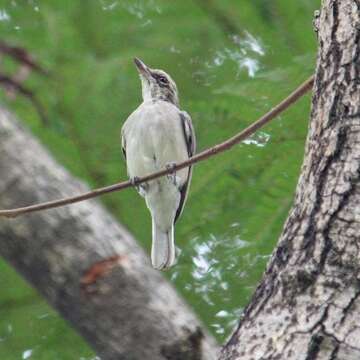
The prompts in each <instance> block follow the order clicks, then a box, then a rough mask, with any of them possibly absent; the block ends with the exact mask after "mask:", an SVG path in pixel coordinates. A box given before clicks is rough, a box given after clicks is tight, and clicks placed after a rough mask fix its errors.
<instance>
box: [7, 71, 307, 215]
mask: <svg viewBox="0 0 360 360" xmlns="http://www.w3.org/2000/svg"><path fill="white" fill-rule="evenodd" d="M313 84H314V76H311V77H310V78H309V79H308V80H306V81H305V82H304V83H303V84H302V85H300V86H299V87H298V88H297V89H296V90H295V91H294V92H293V93H291V94H290V95H289V96H288V97H287V98H286V99H284V100H283V101H282V102H280V103H279V104H278V105H276V106H275V107H274V108H272V109H271V110H270V111H269V112H268V113H266V114H265V115H263V116H262V117H261V118H260V119H258V120H257V121H255V122H254V123H252V124H251V125H250V126H248V127H247V128H245V129H244V130H243V131H241V132H239V133H237V134H236V135H235V136H233V137H231V138H229V139H228V140H226V141H224V142H222V143H220V144H218V145H215V146H213V147H211V148H209V149H207V150H204V151H202V152H200V153H199V154H197V155H195V156H193V157H191V158H190V159H188V160H186V161H183V162H181V163H178V164H176V165H175V166H174V167H173V168H170V169H164V170H160V171H157V172H155V173H152V174H150V175H147V176H144V177H142V178H139V179H138V180H137V181H136V185H138V184H141V183H143V182H147V181H150V180H154V179H156V178H159V177H161V176H164V175H166V174H169V173H171V172H174V171H177V170H180V169H183V168H185V167H188V166H190V165H193V164H196V163H198V162H200V161H203V160H206V159H208V158H210V157H212V156H215V155H216V154H219V153H222V152H224V151H227V150H229V149H230V148H232V147H233V146H234V145H236V144H238V143H239V142H241V141H243V140H244V139H246V138H247V137H249V136H250V135H252V134H254V133H255V132H256V131H257V130H258V129H260V128H261V127H263V126H264V125H265V124H267V123H268V122H270V121H271V120H272V119H274V118H275V117H276V116H278V115H279V114H280V113H282V112H283V111H285V110H286V109H287V108H289V107H290V106H291V105H292V104H294V103H295V102H296V101H297V100H298V99H300V98H301V97H302V96H303V95H305V94H306V93H307V92H308V91H309V90H310V89H311V88H312V86H313ZM132 186H134V184H133V183H132V182H130V181H123V182H120V183H117V184H113V185H110V186H106V187H103V188H99V189H95V190H92V191H89V192H87V193H85V194H81V195H77V196H73V197H69V198H65V199H60V200H55V201H49V202H45V203H41V204H36V205H31V206H26V207H21V208H17V209H11V210H2V211H0V216H3V217H8V218H12V217H16V216H19V215H22V214H26V213H31V212H35V211H40V210H46V209H52V208H56V207H60V206H64V205H69V204H73V203H77V202H80V201H84V200H88V199H92V198H95V197H97V196H100V195H104V194H107V193H110V192H113V191H120V190H124V189H126V188H129V187H132Z"/></svg>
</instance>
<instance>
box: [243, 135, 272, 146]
mask: <svg viewBox="0 0 360 360" xmlns="http://www.w3.org/2000/svg"><path fill="white" fill-rule="evenodd" d="M270 138H271V135H270V134H267V133H265V132H264V131H258V132H257V133H255V134H254V135H251V136H250V137H249V138H248V139H245V140H244V141H242V143H243V144H246V145H255V146H257V147H264V146H265V145H266V144H267V143H268V141H269V140H270Z"/></svg>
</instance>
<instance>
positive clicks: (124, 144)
mask: <svg viewBox="0 0 360 360" xmlns="http://www.w3.org/2000/svg"><path fill="white" fill-rule="evenodd" d="M121 150H122V153H123V155H124V158H125V160H126V143H125V136H124V134H123V131H121Z"/></svg>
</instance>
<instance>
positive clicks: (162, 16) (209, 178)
mask: <svg viewBox="0 0 360 360" xmlns="http://www.w3.org/2000/svg"><path fill="white" fill-rule="evenodd" d="M56 3H57V2H56V1H53V2H52V3H50V2H49V3H47V2H41V3H40V5H39V3H38V2H36V1H27V2H16V1H14V0H12V1H9V2H8V5H7V6H2V8H0V31H1V34H2V36H4V38H5V39H6V40H7V41H10V42H12V43H14V44H15V45H16V44H19V45H22V46H25V47H28V48H29V49H31V50H32V51H33V52H34V54H35V55H36V56H37V57H38V59H39V60H40V61H41V62H42V63H44V64H48V66H49V67H50V68H51V70H56V71H57V77H58V78H57V80H56V79H55V80H39V79H36V78H31V81H33V82H34V84H35V87H36V88H37V91H39V96H41V97H42V99H43V101H44V104H46V107H47V108H48V109H49V115H50V116H51V118H52V119H54V127H53V128H49V129H44V128H42V127H41V126H40V125H39V123H38V120H37V116H36V114H35V115H34V114H32V109H31V108H29V105H27V104H24V103H22V102H21V101H20V100H17V101H16V102H13V103H11V104H9V106H11V107H12V108H13V109H14V110H16V111H17V112H18V114H19V116H20V117H21V118H22V119H24V121H26V122H27V123H28V124H29V125H30V126H31V127H32V129H33V131H34V132H35V133H36V134H37V135H38V136H39V137H40V138H41V140H42V141H43V142H44V143H45V144H47V145H48V146H49V147H50V148H51V150H52V151H53V153H54V154H55V155H56V156H57V158H58V159H60V160H61V161H62V162H63V163H64V165H65V166H66V167H68V168H69V169H70V170H71V171H73V172H74V173H75V174H76V175H78V176H81V177H82V178H84V179H87V180H89V181H91V184H92V185H93V186H103V185H104V184H110V183H113V182H116V181H118V180H119V177H121V178H124V177H125V176H126V172H125V168H124V166H123V165H121V163H120V150H119V144H118V135H117V134H118V130H119V129H120V127H121V122H122V121H123V120H124V119H126V117H127V116H128V115H129V113H130V112H131V111H132V110H133V109H134V108H135V107H136V106H137V105H138V102H139V96H140V93H139V83H138V78H137V75H136V71H135V70H134V68H133V65H132V61H131V59H132V57H133V56H134V55H137V56H140V57H143V58H144V60H145V61H146V62H148V63H149V64H151V65H152V66H157V64H159V65H158V66H159V67H162V66H164V68H166V70H169V72H170V73H171V75H172V76H173V77H174V78H175V79H176V81H177V83H178V86H179V89H180V93H181V100H182V104H184V108H185V109H186V110H187V111H189V113H191V115H192V117H193V120H194V125H195V128H196V131H197V138H198V144H199V149H203V148H206V147H209V146H211V145H213V144H215V143H218V142H219V141H221V140H223V139H225V138H227V137H229V136H231V135H233V134H234V133H235V132H237V131H239V130H240V129H242V128H243V127H245V126H246V125H247V124H248V123H249V122H250V121H251V120H252V119H256V118H257V117H258V116H259V115H261V114H262V113H264V112H265V111H267V110H269V108H270V107H271V106H273V105H274V104H275V103H276V102H277V101H278V99H280V98H282V97H283V96H284V95H286V94H287V93H288V92H289V91H290V90H292V89H293V88H294V87H295V86H296V85H297V84H298V83H299V82H300V81H302V80H303V79H304V78H306V77H307V75H310V73H311V71H312V67H313V48H311V44H313V43H312V42H311V41H312V39H313V33H312V30H311V26H310V27H309V30H308V31H306V30H304V29H307V28H308V26H307V23H308V19H311V18H312V11H313V9H312V8H310V7H309V2H308V0H300V1H298V2H292V3H291V4H290V3H286V5H281V4H280V3H275V2H274V3H273V4H272V5H271V6H272V7H273V11H272V12H271V14H278V13H279V14H281V13H283V14H288V16H284V17H281V16H279V17H278V18H276V19H269V18H266V19H264V17H263V16H264V15H263V12H262V11H261V10H262V6H263V7H265V5H266V6H268V5H269V4H268V1H266V0H260V1H256V2H253V1H250V0H249V1H245V0H244V1H242V2H238V1H234V2H233V3H232V4H231V5H232V7H231V10H228V9H227V8H226V5H224V3H223V2H222V1H220V0H214V1H213V3H214V4H216V5H217V6H218V7H219V9H218V12H221V11H222V10H224V14H222V15H223V17H222V18H221V19H227V20H226V21H231V19H233V20H234V21H235V22H236V23H237V24H238V27H239V31H238V33H233V34H228V33H225V32H224V31H223V28H222V26H221V23H219V21H223V20H221V19H220V20H219V19H218V18H216V19H214V18H213V17H212V16H211V14H210V13H208V12H207V11H206V9H205V8H203V7H199V6H198V5H197V2H196V1H194V2H180V1H179V2H168V1H165V0H136V1H132V0H124V1H120V0H98V1H93V2H86V4H85V3H84V4H83V3H82V2H68V3H67V6H63V4H62V2H60V1H59V2H58V4H56ZM56 5H57V6H56ZM29 6H30V15H31V16H29ZM314 6H315V5H314ZM300 10H301V11H300ZM229 12H230V14H229ZM35 13H36V14H35ZM83 13H85V14H86V16H82V15H83ZM34 14H35V15H36V19H35V18H34V19H33V18H32V16H34ZM243 14H246V16H245V15H243ZM249 14H251V16H249ZM292 14H293V15H292ZM80 15H81V16H80ZM291 16H293V17H291ZM227 17H228V18H227ZM30 18H31V19H30ZM284 21H286V23H284ZM292 23H293V24H294V27H292ZM287 28H291V30H292V31H291V30H289V33H291V35H292V37H291V41H290V42H289V41H288V40H289V39H288V34H287V32H285V31H284V29H287ZM20 29H21V31H18V30H20ZM298 29H302V30H301V33H300V32H298V31H297V30H298ZM55 40H56V41H55ZM284 44H286V45H284ZM310 48H311V49H310ZM309 49H310V50H309ZM1 65H2V64H1ZM305 74H306V75H305ZM59 79H60V80H59ZM52 81H53V82H52ZM54 89H56V90H54ZM79 104H81V106H79ZM307 111H308V103H305V102H304V103H303V104H302V105H301V104H300V105H297V107H296V108H295V109H294V110H292V113H291V116H287V115H286V114H285V115H284V116H282V118H281V120H280V121H279V119H278V120H277V122H276V123H274V125H272V124H271V126H268V127H267V128H266V129H265V130H262V131H258V132H257V133H256V134H254V135H253V136H251V137H250V138H249V139H246V140H245V141H243V142H242V144H243V145H242V146H238V147H235V148H234V149H233V150H232V151H231V152H228V153H226V154H224V155H222V156H221V157H219V158H217V159H216V160H211V161H208V162H204V163H202V164H201V165H199V166H197V167H196V168H195V171H194V176H193V183H192V187H191V191H190V197H189V200H188V204H187V206H186V209H185V211H184V215H183V216H182V219H181V221H180V222H179V224H177V229H176V239H177V246H178V247H179V249H181V251H180V255H179V257H178V264H177V265H176V266H175V267H174V268H173V270H172V271H170V272H169V277H170V280H171V281H172V282H173V283H174V285H175V286H176V288H177V289H178V290H179V292H180V293H181V294H182V296H183V297H184V298H185V299H186V300H187V301H188V302H189V303H190V305H191V306H192V307H193V309H194V310H195V311H196V312H197V313H198V315H199V316H200V317H201V319H202V320H203V322H204V323H205V324H206V325H207V326H208V327H209V329H210V330H211V331H212V333H213V334H214V335H215V336H216V337H217V339H218V340H220V341H223V340H224V339H226V338H227V337H228V336H229V335H230V333H231V330H232V329H233V328H234V326H235V325H236V323H237V321H238V319H239V316H240V314H241V312H242V311H243V308H244V306H246V304H247V302H248V301H249V299H250V297H251V294H252V293H253V291H254V289H255V287H256V284H257V282H258V280H259V278H260V277H261V274H262V272H263V270H264V268H265V265H266V262H267V261H268V258H269V254H270V253H271V251H272V248H273V246H274V244H275V242H276V239H277V237H278V235H279V233H280V231H281V227H282V224H283V221H284V218H285V216H286V214H287V211H288V208H289V205H290V203H291V198H292V193H293V189H294V186H295V183H296V178H297V173H298V170H299V166H300V162H301V159H302V155H303V154H302V151H303V139H304V137H305V133H306V127H307V126H306V121H305V119H304V114H306V113H307ZM68 119H71V123H70V122H69V121H68ZM99 119H100V120H99ZM103 120H104V121H103ZM59 129H61V134H60V130H59ZM270 139H271V141H270ZM279 139H281V141H278V140H279ZM290 139H292V140H291V141H290ZM293 139H299V140H298V141H297V142H296V141H294V140H293ZM104 159H106V164H104V163H105V162H104ZM94 174H95V175H94ZM279 174H281V176H279ZM97 178H99V179H101V181H98V180H97ZM103 201H104V202H105V204H106V205H107V206H108V207H109V208H110V209H111V210H112V211H113V212H114V214H115V215H116V216H118V218H119V219H120V220H121V221H122V222H123V223H124V224H125V225H126V226H127V227H128V228H129V229H130V230H131V231H132V232H133V233H134V234H135V235H136V237H137V238H138V239H139V241H141V242H142V244H143V245H144V247H146V248H147V249H149V234H150V231H151V230H150V224H149V215H148V212H147V210H146V208H145V206H144V204H143V201H142V200H141V199H139V198H138V197H137V196H136V194H135V193H134V192H130V191H129V192H122V193H121V195H114V196H109V197H107V198H106V199H105V198H104V200H103ZM128 204H134V205H133V206H132V207H129V206H128ZM134 219H137V220H136V221H135V222H134ZM139 223H141V226H138V224H139ZM0 285H1V287H2V289H3V291H2V293H1V294H0V307H1V306H3V307H5V306H6V308H7V309H8V308H9V306H8V305H7V304H9V303H13V305H12V306H11V311H10V309H9V311H7V312H6V315H4V316H3V317H1V318H0V358H1V359H2V358H6V359H7V360H12V359H14V360H15V359H19V358H22V359H32V358H34V359H35V358H36V359H37V358H40V357H41V356H42V358H44V359H52V358H54V356H53V354H54V353H55V354H57V355H58V356H59V357H58V358H59V359H60V360H62V359H75V358H76V359H80V360H99V358H98V357H94V355H92V352H91V350H89V349H88V347H87V345H86V344H84V343H83V341H81V339H80V338H78V337H77V336H76V335H75V334H74V333H73V332H72V331H71V330H70V329H69V327H68V326H67V325H66V324H65V323H64V322H63V321H62V319H59V317H58V316H57V315H56V314H54V313H53V312H52V311H51V309H49V308H48V306H47V305H46V304H45V303H44V302H43V301H41V300H40V299H39V297H38V296H37V295H36V294H35V293H34V292H31V290H30V289H29V288H28V287H27V286H26V285H25V284H24V283H22V281H21V280H19V278H18V276H17V275H16V274H15V273H14V272H12V271H11V270H10V269H9V268H8V267H7V266H6V265H5V264H1V263H0ZM29 294H30V295H29ZM27 298H30V301H28V300H26V299H27ZM14 299H16V302H14ZM24 299H25V300H24ZM13 329H15V331H13ZM69 343H71V344H72V346H71V349H69V346H68V344H69ZM14 349H15V350H14ZM70 350H71V351H70ZM61 356H63V357H61Z"/></svg>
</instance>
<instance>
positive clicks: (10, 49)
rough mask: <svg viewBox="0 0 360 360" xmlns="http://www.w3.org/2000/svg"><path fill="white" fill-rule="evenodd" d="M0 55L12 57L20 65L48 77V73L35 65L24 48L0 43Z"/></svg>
mask: <svg viewBox="0 0 360 360" xmlns="http://www.w3.org/2000/svg"><path fill="white" fill-rule="evenodd" d="M0 53H2V54H6V55H8V56H10V57H12V58H13V59H14V60H15V61H18V62H19V63H21V64H25V65H27V66H28V67H29V68H31V69H32V70H34V71H36V72H38V73H39V74H42V75H49V72H48V71H47V70H45V69H44V68H43V67H42V66H40V65H39V64H37V63H36V62H35V61H34V60H33V58H32V56H31V55H30V53H29V52H28V51H26V50H25V49H24V48H21V47H19V46H11V45H9V44H7V43H5V42H4V41H0Z"/></svg>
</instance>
